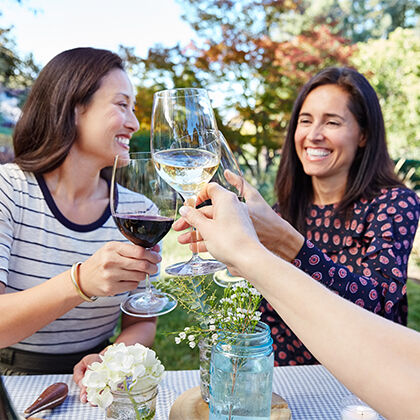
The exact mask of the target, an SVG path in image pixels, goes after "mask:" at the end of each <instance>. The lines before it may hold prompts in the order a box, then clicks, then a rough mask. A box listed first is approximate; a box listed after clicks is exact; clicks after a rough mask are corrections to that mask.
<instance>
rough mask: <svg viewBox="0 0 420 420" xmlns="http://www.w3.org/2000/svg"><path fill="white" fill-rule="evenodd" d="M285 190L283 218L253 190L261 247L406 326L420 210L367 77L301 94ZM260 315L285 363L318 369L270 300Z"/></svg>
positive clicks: (325, 76)
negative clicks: (400, 174)
mask: <svg viewBox="0 0 420 420" xmlns="http://www.w3.org/2000/svg"><path fill="white" fill-rule="evenodd" d="M276 190H277V198H278V202H277V204H276V205H275V207H274V209H275V211H276V212H277V214H276V212H275V211H273V210H272V209H271V208H270V207H269V206H268V205H267V204H266V203H265V202H264V200H263V199H262V197H261V196H260V195H259V194H258V193H257V191H256V190H254V189H253V188H252V187H250V186H249V185H248V184H246V185H245V188H244V196H245V199H246V202H247V206H248V210H249V213H250V216H251V217H252V220H253V222H254V226H255V228H256V231H257V233H258V236H259V239H260V240H261V242H262V243H263V244H264V245H265V246H266V247H267V248H269V249H270V250H271V251H273V252H274V253H276V254H277V255H280V256H281V257H283V258H284V259H286V260H288V261H290V262H292V263H293V264H295V265H296V266H297V267H299V268H300V269H301V270H302V271H304V272H306V273H307V274H309V275H311V276H312V277H313V278H314V279H316V280H318V281H319V282H320V283H322V284H323V285H325V286H326V287H328V288H330V289H332V290H333V291H335V292H336V293H337V294H339V295H341V296H343V297H344V298H346V299H348V300H350V301H352V302H354V303H356V304H357V305H359V306H362V307H364V308H365V309H368V310H369V311H372V312H375V313H378V314H379V315H382V316H383V317H385V318H388V319H390V320H392V321H395V322H398V323H401V324H404V325H406V323H407V295H406V280H407V263H408V257H409V255H410V252H411V248H412V246H413V240H414V235H415V232H416V229H417V224H418V219H419V213H420V204H419V199H418V197H417V195H416V193H415V192H414V191H411V190H410V189H408V188H407V187H405V186H404V185H403V183H402V182H401V181H400V180H399V179H398V178H397V177H396V175H395V174H394V171H393V163H392V161H391V159H390V158H389V155H388V151H387V147H386V142H385V127H384V121H383V118H382V112H381V108H380V105H379V102H378V99H377V96H376V93H375V91H374V90H373V88H372V87H371V86H370V84H369V82H368V81H367V80H366V79H365V77H364V76H363V75H361V74H360V73H358V72H357V71H355V70H353V69H349V68H327V69H325V70H323V71H321V72H320V73H319V74H317V75H316V76H314V77H313V78H312V79H311V80H310V81H309V82H308V83H307V84H306V85H305V86H304V87H303V88H302V90H301V92H300V94H299V96H298V98H297V99H296V102H295V105H294V108H293V112H292V116H291V121H290V124H289V128H288V133H287V137H286V142H285V145H284V147H283V152H282V158H281V162H280V167H279V170H278V173H277V179H276ZM316 304H317V303H316V302H314V305H316ZM308 309H309V310H310V308H308ZM260 310H261V312H263V315H262V320H263V321H264V322H266V323H267V324H269V325H270V327H271V332H272V336H273V340H274V349H275V360H276V364H278V365H287V364H289V365H294V364H312V363H317V361H316V359H315V358H314V357H313V356H312V354H311V353H310V352H309V350H308V349H307V348H306V347H305V346H304V345H303V343H302V342H301V341H300V340H299V339H298V338H297V337H296V335H295V334H294V333H293V331H292V330H291V329H290V328H289V327H288V326H287V324H286V323H285V322H284V321H283V320H282V319H281V318H280V317H279V316H278V315H277V314H276V312H275V311H274V310H273V308H272V307H271V306H270V305H269V304H268V303H267V301H263V303H262V306H261V309H260ZM326 316H334V315H333V314H326ZM347 327H349V326H345V325H343V328H347ZM331 339H332V340H333V339H334V337H331Z"/></svg>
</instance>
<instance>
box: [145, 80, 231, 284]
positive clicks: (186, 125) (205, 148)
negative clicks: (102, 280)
mask: <svg viewBox="0 0 420 420" xmlns="http://www.w3.org/2000/svg"><path fill="white" fill-rule="evenodd" d="M219 136H220V133H219V130H218V129H217V124H216V119H215V117H214V113H213V108H212V106H211V103H210V99H209V96H208V94H207V91H206V90H205V89H198V88H180V89H170V90H163V91H159V92H156V93H155V95H154V98H153V111H152V124H151V137H150V145H151V146H150V149H151V151H152V154H153V160H154V162H155V166H156V169H157V171H158V173H159V175H160V176H161V177H162V178H163V179H164V180H165V181H166V182H167V183H168V184H169V185H170V186H171V187H172V188H174V189H175V190H176V191H177V192H178V193H179V194H180V195H181V196H182V198H183V199H184V201H185V203H186V204H187V205H190V206H195V204H196V199H197V194H198V192H199V191H200V190H201V189H202V188H203V187H204V186H205V185H206V183H208V182H209V181H210V179H211V178H212V177H213V175H214V173H215V172H216V170H217V168H218V166H219V161H220V148H221V143H220V137H219ZM195 234H196V232H195V231H194V230H193V235H195ZM225 267H226V266H225V265H224V264H223V263H221V262H219V261H217V260H214V259H203V258H201V257H200V256H199V255H198V253H197V252H196V250H194V248H193V255H192V257H191V259H190V260H189V261H186V262H180V263H177V264H174V265H171V266H169V267H167V268H166V272H167V273H168V274H170V275H175V276H197V275H207V274H212V273H215V272H216V271H218V270H222V269H224V268H225Z"/></svg>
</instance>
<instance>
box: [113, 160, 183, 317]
mask: <svg viewBox="0 0 420 420" xmlns="http://www.w3.org/2000/svg"><path fill="white" fill-rule="evenodd" d="M110 206H111V213H112V217H113V219H114V222H115V224H116V225H117V227H118V229H119V230H120V232H121V233H122V234H123V235H124V236H125V237H126V238H127V239H128V240H129V241H131V242H132V243H134V244H136V245H139V246H142V247H144V248H153V247H154V246H155V245H156V244H157V243H159V241H160V240H161V239H162V238H163V237H164V236H165V235H166V234H167V233H168V231H169V230H170V228H171V226H172V223H173V221H174V218H175V215H176V210H177V196H176V193H175V191H174V190H173V189H172V188H171V187H170V186H169V185H168V184H167V183H166V182H165V181H164V180H163V179H162V178H161V177H160V176H159V175H158V173H157V172H156V169H155V166H154V163H153V160H152V158H151V154H150V153H130V154H128V155H123V156H116V157H115V161H114V167H113V171H112V181H111V192H110ZM176 304H177V302H176V300H175V298H173V297H172V296H171V295H168V294H167V293H162V292H158V291H154V290H153V289H152V287H151V284H150V279H149V276H148V275H146V288H145V290H144V291H141V292H138V293H136V294H133V295H132V296H129V297H128V299H127V300H126V301H125V302H123V303H122V304H121V309H122V311H123V312H125V313H127V314H128V315H131V316H136V317H152V316H157V315H163V314H165V313H167V312H170V311H171V310H172V309H174V308H175V306H176Z"/></svg>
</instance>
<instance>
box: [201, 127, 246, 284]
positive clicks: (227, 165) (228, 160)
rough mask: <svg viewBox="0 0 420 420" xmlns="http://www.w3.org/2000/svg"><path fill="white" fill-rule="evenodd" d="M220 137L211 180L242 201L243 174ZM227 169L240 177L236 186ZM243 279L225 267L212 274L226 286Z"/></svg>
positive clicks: (215, 279)
mask: <svg viewBox="0 0 420 420" xmlns="http://www.w3.org/2000/svg"><path fill="white" fill-rule="evenodd" d="M219 138H220V144H221V149H220V163H219V167H218V168H217V171H216V173H215V174H214V175H213V178H212V179H211V182H217V183H218V184H219V185H221V186H222V187H223V188H225V189H227V190H229V191H232V192H234V193H235V194H236V195H237V196H238V198H239V200H241V201H244V199H243V174H242V171H241V169H240V167H239V165H238V162H237V161H236V158H235V155H234V154H233V152H232V150H231V148H230V147H229V144H228V142H227V140H226V139H225V137H224V136H223V134H222V133H221V132H219ZM226 170H229V171H230V172H232V173H234V174H235V175H239V176H240V177H241V183H240V185H238V186H237V187H235V186H233V185H231V184H230V183H229V182H228V181H227V179H226V177H225V171H226ZM207 201H208V202H207V203H206V202H203V204H211V201H210V200H207ZM242 280H244V279H243V278H242V277H237V276H234V275H232V274H231V273H230V272H229V270H228V269H227V268H225V269H224V270H220V271H217V272H216V273H214V274H213V281H214V282H215V283H216V284H217V285H218V286H221V287H227V286H228V285H229V284H232V283H236V282H238V281H242Z"/></svg>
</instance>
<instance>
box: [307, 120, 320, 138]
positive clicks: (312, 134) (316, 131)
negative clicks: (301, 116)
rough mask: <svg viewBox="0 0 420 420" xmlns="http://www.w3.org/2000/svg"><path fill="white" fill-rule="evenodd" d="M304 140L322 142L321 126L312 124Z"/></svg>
mask: <svg viewBox="0 0 420 420" xmlns="http://www.w3.org/2000/svg"><path fill="white" fill-rule="evenodd" d="M306 138H307V139H308V140H311V141H317V140H322V139H323V138H324V134H323V129H322V125H321V124H312V125H311V127H310V129H309V131H308V133H307V135H306Z"/></svg>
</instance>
